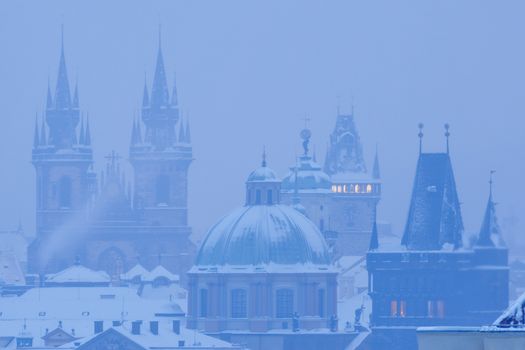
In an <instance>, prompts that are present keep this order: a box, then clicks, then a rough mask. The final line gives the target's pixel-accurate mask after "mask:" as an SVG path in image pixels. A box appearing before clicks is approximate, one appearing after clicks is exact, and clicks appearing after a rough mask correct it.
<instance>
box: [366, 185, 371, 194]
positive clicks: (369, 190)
mask: <svg viewBox="0 0 525 350" xmlns="http://www.w3.org/2000/svg"><path fill="white" fill-rule="evenodd" d="M366 193H372V185H370V184H368V185H366Z"/></svg>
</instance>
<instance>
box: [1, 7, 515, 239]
mask: <svg viewBox="0 0 525 350" xmlns="http://www.w3.org/2000/svg"><path fill="white" fill-rule="evenodd" d="M524 13H525V2H523V1H480V0H475V1H474V0H473V1H459V0H450V1H445V0H440V1H391V0H388V1H304V0H302V1H280V0H275V1H273V0H272V1H268V0H266V1H195V0H192V1H140V2H138V1H83V2H80V1H20V0H16V1H6V0H3V1H2V3H1V4H0V48H1V50H0V113H1V122H2V123H1V124H0V150H1V151H0V152H1V153H0V155H1V157H0V158H1V166H2V167H1V169H2V170H1V171H2V173H1V175H0V176H1V177H0V179H2V181H1V182H0V213H1V214H0V229H7V228H12V227H15V226H16V224H17V221H18V218H19V217H20V218H21V219H22V220H23V223H24V225H25V227H26V228H27V229H28V231H30V232H31V230H32V229H33V227H34V190H35V186H34V170H33V169H32V165H31V163H30V159H31V158H30V157H31V144H32V136H33V126H34V119H35V113H37V112H38V113H40V112H41V111H42V110H43V106H44V102H45V92H46V88H47V80H48V77H49V78H50V79H51V82H52V84H53V86H54V83H55V80H56V73H57V66H58V58H59V45H60V25H61V23H63V24H64V26H65V45H66V59H67V63H68V70H69V75H70V78H72V79H73V80H74V79H75V78H78V81H79V90H80V104H81V109H82V110H83V111H86V112H89V115H90V117H91V127H92V135H93V143H94V150H95V157H96V168H97V169H101V168H102V166H103V165H104V158H103V157H104V156H105V155H106V154H107V153H109V152H110V151H111V150H112V149H115V150H117V151H118V152H119V153H120V154H122V155H125V156H127V154H128V144H129V139H130V129H131V122H132V118H133V116H134V115H135V114H136V113H137V112H138V108H139V106H140V102H141V96H142V87H143V82H144V73H146V74H147V77H148V83H151V77H152V75H153V69H154V62H155V55H156V52H157V31H158V25H159V23H160V24H162V32H163V44H162V45H163V48H164V54H165V62H166V69H167V73H168V76H169V78H170V84H171V81H172V79H173V76H174V74H175V72H176V74H177V84H178V91H179V100H180V102H181V105H182V107H183V109H184V111H185V112H186V114H189V117H190V122H191V128H192V138H193V145H194V154H195V158H196V160H195V162H194V164H193V165H192V167H191V171H190V210H191V212H190V220H191V224H192V225H193V226H194V228H195V232H196V234H197V235H202V234H203V231H204V230H205V229H206V228H207V227H208V226H209V225H211V224H212V223H213V222H214V221H215V220H217V219H218V218H219V217H220V216H222V215H223V214H225V213H226V212H227V211H228V210H230V209H231V208H233V207H235V206H237V205H241V204H242V203H243V198H244V197H243V196H244V181H245V178H246V176H247V175H248V173H249V172H250V171H251V170H252V169H253V168H254V167H256V166H258V164H259V162H260V154H261V150H262V147H263V145H266V149H267V152H268V161H269V165H270V166H271V167H272V168H274V169H275V170H276V171H277V172H278V173H279V174H282V175H283V176H284V175H285V174H286V172H287V168H288V167H289V166H290V165H292V163H293V162H294V156H295V154H296V153H297V152H299V151H300V141H299V138H298V133H299V131H300V129H301V128H302V126H303V122H302V121H301V118H303V117H304V116H305V115H308V117H309V118H311V122H310V127H311V129H312V131H313V143H314V144H315V145H316V148H317V153H318V158H320V159H321V160H322V159H324V152H325V148H326V144H327V142H328V135H329V133H330V132H331V130H332V128H333V126H334V122H335V117H336V105H337V96H340V100H341V108H342V110H343V111H345V110H346V111H348V109H349V108H350V104H351V101H354V104H355V113H356V120H357V123H358V129H359V131H360V134H361V138H362V140H363V142H364V148H365V153H366V157H367V161H368V165H369V167H371V160H372V157H373V150H374V147H375V144H376V142H377V143H378V144H379V149H380V159H381V167H382V169H381V170H382V175H383V178H384V192H383V200H382V202H381V206H380V212H379V217H380V219H381V220H385V221H390V222H392V224H393V228H394V230H395V231H396V232H400V231H401V230H402V229H403V226H404V223H405V220H406V215H407V207H408V200H409V197H410V191H411V185H412V180H413V176H414V171H415V163H416V157H417V136H416V135H417V127H416V125H417V123H418V122H420V121H421V122H423V123H425V138H424V149H425V150H427V151H442V150H444V145H445V143H444V137H443V123H445V122H449V123H450V124H451V132H452V137H451V152H452V157H453V163H454V166H455V174H456V180H457V183H458V187H459V195H460V199H461V201H462V202H463V215H464V221H465V226H466V228H467V230H469V231H477V230H478V229H479V226H480V223H481V216H482V214H483V210H484V206H485V203H486V198H487V191H488V188H487V179H488V173H489V170H490V169H496V170H497V173H496V176H495V180H496V186H495V191H496V192H495V196H496V200H497V201H498V202H499V203H500V204H499V206H498V210H499V216H500V220H501V221H502V222H507V223H508V222H512V221H516V222H515V223H514V230H515V231H514V232H515V233H516V234H517V235H523V234H525V232H524V228H525V223H524V220H523V219H520V217H521V216H522V213H523V212H524V210H525V204H524V200H523V198H524V195H525V191H524V189H523V180H524V177H523V174H525V166H524V161H523V158H524V150H525V141H524V138H523V134H524V127H525V122H524V118H525V105H524V101H525V84H524V82H525V68H524V65H525V46H524V44H523V43H524V37H525V21H523V16H524ZM520 237H521V236H520Z"/></svg>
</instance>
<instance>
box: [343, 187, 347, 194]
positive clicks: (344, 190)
mask: <svg viewBox="0 0 525 350" xmlns="http://www.w3.org/2000/svg"><path fill="white" fill-rule="evenodd" d="M343 192H344V193H347V192H348V187H347V186H346V185H344V186H343Z"/></svg>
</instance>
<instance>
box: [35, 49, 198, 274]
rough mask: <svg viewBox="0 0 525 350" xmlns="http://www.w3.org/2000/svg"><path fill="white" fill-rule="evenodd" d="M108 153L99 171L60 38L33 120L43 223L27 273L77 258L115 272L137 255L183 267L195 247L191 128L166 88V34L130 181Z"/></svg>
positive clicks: (139, 124) (138, 124) (137, 125)
mask: <svg viewBox="0 0 525 350" xmlns="http://www.w3.org/2000/svg"><path fill="white" fill-rule="evenodd" d="M143 130H144V132H143ZM106 158H107V160H108V162H107V164H106V168H105V170H104V171H103V172H102V173H101V174H100V177H97V174H96V173H95V171H94V170H93V169H94V168H93V166H94V164H93V145H92V142H91V131H90V125H89V120H87V119H85V118H82V117H81V112H80V105H79V94H78V89H77V87H75V89H74V92H73V95H72V96H71V91H70V85H69V79H68V76H67V69H66V60H65V54H64V45H63V43H62V51H61V55H60V63H59V70H58V78H57V82H56V89H55V93H54V94H52V93H51V89H50V88H48V94H47V106H46V110H45V115H44V118H43V120H42V124H41V125H38V123H37V125H36V126H35V134H34V146H33V152H32V161H33V165H34V167H35V170H36V188H37V194H36V202H37V205H36V208H37V209H36V221H37V225H36V239H35V240H34V241H33V242H32V243H31V245H30V247H29V258H28V259H29V263H28V270H29V272H31V273H38V274H43V273H47V272H56V271H59V270H62V269H63V268H65V267H67V266H70V265H71V264H72V263H73V262H74V261H76V260H77V259H80V260H81V261H82V263H83V264H84V265H86V266H88V267H90V268H92V269H96V270H104V271H106V272H108V273H109V274H110V276H111V277H112V279H113V280H117V279H118V278H119V276H120V274H122V273H124V272H125V271H127V270H128V269H129V268H131V267H132V266H134V265H136V264H137V263H139V262H140V263H141V264H142V265H144V266H146V267H148V268H152V267H154V266H156V265H158V264H159V263H160V264H162V265H163V266H165V267H166V268H168V269H169V270H171V271H172V272H176V273H179V274H183V273H184V272H186V271H187V269H188V268H189V267H190V266H191V263H192V258H193V254H194V252H195V247H194V245H193V243H192V242H191V241H190V239H189V236H190V234H191V227H190V226H189V225H188V209H187V201H188V191H187V187H188V169H189V166H190V164H191V162H192V160H193V155H192V146H191V136H190V129H189V124H188V123H187V122H186V123H184V122H183V121H182V120H181V116H180V115H179V107H178V101H177V91H176V88H175V85H174V87H173V89H172V91H171V92H170V89H169V88H168V82H167V78H166V72H165V68H164V62H163V55H162V50H161V46H160V41H159V50H158V54H157V62H156V68H155V74H154V77H153V84H152V88H151V93H150V92H149V90H148V88H147V85H146V84H145V86H144V94H143V101H142V113H141V118H140V119H139V120H135V121H133V127H132V132H131V142H130V162H131V165H132V168H133V181H131V182H130V181H126V179H125V176H124V174H123V172H122V170H121V169H120V157H118V156H117V155H116V154H115V153H114V152H113V153H111V154H110V155H109V156H108V157H106Z"/></svg>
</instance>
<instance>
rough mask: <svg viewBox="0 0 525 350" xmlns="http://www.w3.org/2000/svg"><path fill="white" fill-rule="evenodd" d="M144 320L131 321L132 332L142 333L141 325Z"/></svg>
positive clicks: (135, 333)
mask: <svg viewBox="0 0 525 350" xmlns="http://www.w3.org/2000/svg"><path fill="white" fill-rule="evenodd" d="M141 323H142V321H133V322H131V334H134V335H140V325H141Z"/></svg>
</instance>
